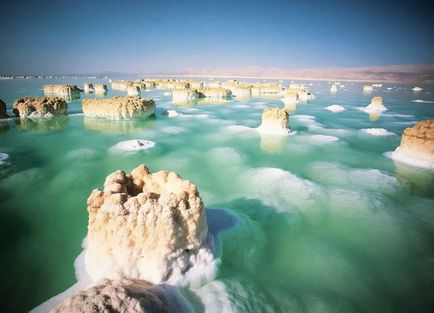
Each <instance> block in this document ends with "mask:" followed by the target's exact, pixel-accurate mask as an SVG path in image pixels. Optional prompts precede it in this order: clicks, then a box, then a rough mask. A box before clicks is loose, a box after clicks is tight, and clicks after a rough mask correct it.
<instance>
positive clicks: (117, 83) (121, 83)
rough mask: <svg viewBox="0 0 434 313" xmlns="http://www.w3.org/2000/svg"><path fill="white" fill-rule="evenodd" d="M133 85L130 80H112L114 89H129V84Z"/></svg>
mask: <svg viewBox="0 0 434 313" xmlns="http://www.w3.org/2000/svg"><path fill="white" fill-rule="evenodd" d="M131 85H133V82H131V81H129V80H114V81H112V89H113V90H118V91H127V88H128V86H131Z"/></svg>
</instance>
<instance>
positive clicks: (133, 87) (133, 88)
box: [127, 85, 140, 96]
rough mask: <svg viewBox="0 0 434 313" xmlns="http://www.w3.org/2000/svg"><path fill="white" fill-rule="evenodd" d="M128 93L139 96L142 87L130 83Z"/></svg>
mask: <svg viewBox="0 0 434 313" xmlns="http://www.w3.org/2000/svg"><path fill="white" fill-rule="evenodd" d="M127 94H128V95H129V96H139V95H140V87H138V86H136V85H129V86H128V87H127Z"/></svg>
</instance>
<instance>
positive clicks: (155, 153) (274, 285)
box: [0, 79, 434, 312]
mask: <svg viewBox="0 0 434 313" xmlns="http://www.w3.org/2000/svg"><path fill="white" fill-rule="evenodd" d="M85 81H89V79H86V80H83V79H74V80H73V79H70V80H68V79H64V80H62V79H47V80H43V79H34V80H10V81H0V98H1V99H2V100H4V101H5V102H6V103H7V105H8V108H11V105H12V102H13V101H14V100H15V99H17V98H19V97H24V96H42V86H43V85H44V84H48V83H53V84H54V83H65V82H68V83H74V84H77V85H79V86H82V84H83V83H84V82H85ZM90 81H91V82H94V83H96V82H100V80H97V79H92V80H90ZM101 82H103V81H101ZM288 83H289V82H286V81H285V82H284V84H285V85H287V84H288ZM387 87H394V90H387V89H386V88H387ZM411 87H413V86H404V85H384V86H383V87H382V88H380V89H378V90H375V91H374V92H373V93H372V94H369V95H364V94H363V93H362V92H361V90H362V85H360V84H346V87H345V88H342V89H341V90H339V92H338V93H337V94H335V95H333V94H330V92H329V88H330V86H329V85H328V84H327V83H325V82H313V85H312V86H310V90H311V92H312V93H313V94H314V95H315V96H316V99H315V100H313V101H311V102H309V103H307V104H299V105H297V109H296V111H295V112H291V115H290V118H289V124H290V127H291V128H292V130H294V131H296V132H297V133H296V134H295V135H293V136H289V137H285V138H283V139H281V140H279V139H276V138H273V137H261V136H260V135H259V134H257V133H256V132H255V131H254V130H252V129H250V128H251V127H256V126H258V125H259V124H260V118H261V113H262V110H263V108H264V107H265V106H269V107H282V106H283V103H282V102H281V101H279V100H270V99H258V98H253V99H239V100H235V99H234V100H232V101H229V102H225V103H222V104H212V103H211V104H209V103H203V102H199V103H196V104H193V105H174V104H172V103H171V98H170V97H167V96H164V95H163V92H164V90H152V91H147V92H144V93H142V96H143V97H152V98H154V99H155V102H156V104H157V114H156V116H155V118H151V119H147V120H139V121H124V122H113V121H111V122H103V121H96V120H93V119H85V118H84V117H83V115H82V114H80V113H81V100H80V99H78V100H74V101H72V102H69V109H68V112H69V114H68V116H67V117H59V118H54V119H52V120H48V121H42V122H39V123H38V122H26V123H24V122H20V121H18V120H14V119H11V120H9V121H6V122H4V121H3V122H1V125H0V126H1V127H0V152H1V153H6V154H8V155H9V158H8V159H7V160H6V162H5V163H4V164H3V165H0V179H1V181H0V199H1V209H0V241H1V242H0V251H1V257H0V268H1V269H2V274H1V279H2V284H1V287H0V297H1V299H0V303H1V304H0V311H2V312H25V311H28V310H29V309H31V308H33V307H35V306H37V305H38V304H40V303H42V302H43V301H45V300H47V299H48V298H50V297H52V296H54V295H56V294H58V293H59V292H61V291H63V290H65V289H67V288H68V287H69V286H71V285H72V284H73V283H74V282H75V274H74V266H73V263H74V260H75V258H76V257H77V256H78V254H79V253H80V252H81V251H82V248H81V243H82V240H83V238H84V237H85V235H86V227H87V211H86V199H87V197H88V196H89V194H90V192H91V191H92V189H94V188H101V187H102V184H103V182H104V179H105V177H106V176H107V175H108V174H109V173H111V172H113V171H115V170H117V169H123V170H126V171H130V170H131V169H132V168H134V167H136V166H137V165H138V164H140V163H144V164H146V165H147V166H148V167H149V168H150V169H151V170H152V171H158V170H163V169H164V170H171V171H176V172H178V173H179V174H180V175H181V176H182V177H184V178H186V179H189V180H192V181H193V182H194V183H195V184H196V185H197V186H198V189H199V191H200V194H201V196H202V198H203V200H204V203H205V205H206V207H207V208H208V216H209V224H210V229H211V230H212V231H213V232H214V233H216V232H217V230H222V229H224V231H221V232H220V233H219V235H218V243H219V246H220V248H221V265H220V268H219V272H218V275H217V277H216V279H215V281H212V282H210V283H208V284H207V285H205V286H203V287H201V288H199V289H197V290H193V292H194V294H195V295H196V296H194V294H193V293H191V292H190V291H188V290H184V293H185V294H186V295H187V297H189V299H190V300H191V301H192V302H194V304H195V306H196V309H197V311H198V312H202V311H204V310H205V309H207V312H224V311H225V310H226V311H227V312H230V311H234V312H430V310H431V309H432V308H433V300H432V295H433V294H434V249H433V243H434V209H433V208H434V183H433V177H434V173H433V172H431V171H428V170H421V169H416V168H411V167H408V166H403V165H400V164H394V163H393V161H392V160H390V159H389V158H387V157H386V156H384V153H385V152H388V151H391V150H394V149H395V148H396V147H397V146H398V145H399V141H400V135H401V133H402V131H403V130H404V129H405V128H406V127H409V126H412V125H413V124H414V122H415V121H417V120H419V119H427V118H431V119H432V118H434V103H430V101H434V95H433V94H432V92H434V90H433V88H432V86H431V87H429V86H423V87H425V88H424V90H423V91H422V92H420V93H414V92H413V91H411V90H410V88H411ZM121 94H124V93H122V92H113V91H111V90H109V93H108V96H110V97H111V96H113V95H121ZM377 95H378V96H382V97H383V98H384V99H383V102H384V104H385V105H386V107H388V108H389V110H388V111H386V112H385V113H383V114H382V115H381V116H380V117H370V116H369V115H368V114H366V113H365V112H362V111H360V110H359V109H358V108H359V107H362V106H366V105H367V104H368V103H369V102H370V99H371V97H372V96H377ZM83 97H94V96H93V95H84V94H82V98H83ZM416 99H420V100H424V101H427V102H419V103H417V102H412V100H416ZM331 104H339V105H342V106H344V107H345V108H346V111H344V112H341V113H332V112H329V111H328V110H326V109H325V107H326V106H328V105H331ZM165 109H175V110H176V111H178V112H180V113H182V115H181V116H179V117H177V118H168V117H167V116H164V115H162V114H161V113H162V112H163V111H164V110H165ZM370 118H371V119H370ZM248 127H250V128H248ZM373 127H375V128H378V127H381V128H385V129H387V130H388V131H390V132H393V133H394V135H391V136H385V137H376V136H371V135H368V134H366V133H364V132H363V131H361V129H365V128H373ZM318 135H322V136H318ZM325 136H327V137H325ZM128 139H147V140H152V141H155V142H156V146H155V148H153V149H152V150H149V151H146V152H143V151H141V152H138V153H130V154H113V153H111V152H109V151H108V150H109V148H110V147H112V146H113V145H115V144H116V143H118V142H120V141H123V140H128ZM221 209H224V210H225V211H222V210H221ZM222 212H226V213H222Z"/></svg>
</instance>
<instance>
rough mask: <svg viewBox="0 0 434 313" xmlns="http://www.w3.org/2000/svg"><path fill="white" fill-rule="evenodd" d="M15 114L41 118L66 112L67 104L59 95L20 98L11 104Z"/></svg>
mask: <svg viewBox="0 0 434 313" xmlns="http://www.w3.org/2000/svg"><path fill="white" fill-rule="evenodd" d="M12 107H13V112H14V114H15V116H19V117H20V118H41V117H52V116H54V115H61V114H66V111H67V110H68V104H67V103H66V101H65V100H64V99H62V98H59V97H35V98H21V99H18V100H16V101H15V102H14V104H13V105H12Z"/></svg>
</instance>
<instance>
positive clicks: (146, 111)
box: [82, 96, 155, 120]
mask: <svg viewBox="0 0 434 313" xmlns="http://www.w3.org/2000/svg"><path fill="white" fill-rule="evenodd" d="M82 103H83V113H84V115H85V116H88V117H98V118H105V119H109V120H121V119H127V120H128V119H133V118H139V117H147V116H150V115H152V114H154V112H155V103H154V100H152V99H141V98H140V97H138V96H136V97H129V96H118V97H113V98H99V99H83V101H82Z"/></svg>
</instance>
